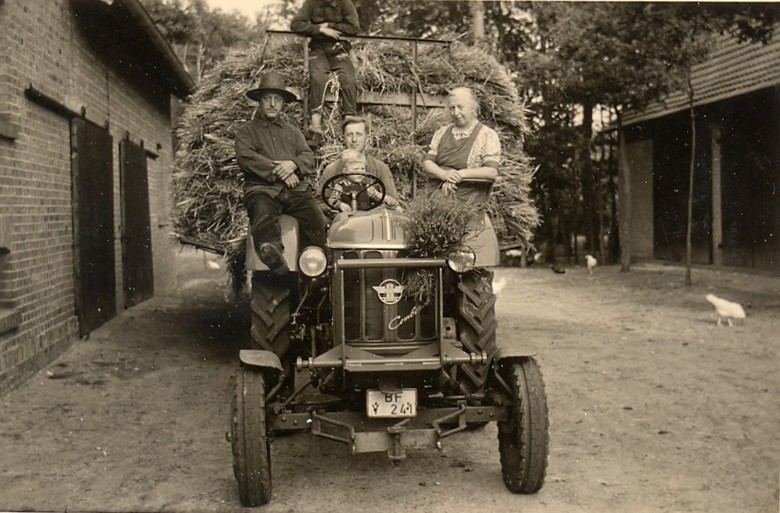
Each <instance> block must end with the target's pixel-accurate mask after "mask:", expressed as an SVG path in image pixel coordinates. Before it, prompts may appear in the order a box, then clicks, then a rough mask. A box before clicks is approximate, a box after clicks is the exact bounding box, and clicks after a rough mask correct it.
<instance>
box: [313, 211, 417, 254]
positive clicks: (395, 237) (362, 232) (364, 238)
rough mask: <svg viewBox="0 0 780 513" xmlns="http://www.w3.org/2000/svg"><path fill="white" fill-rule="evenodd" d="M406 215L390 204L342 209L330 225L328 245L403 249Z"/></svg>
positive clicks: (336, 247)
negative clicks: (358, 209) (366, 208)
mask: <svg viewBox="0 0 780 513" xmlns="http://www.w3.org/2000/svg"><path fill="white" fill-rule="evenodd" d="M406 219H407V217H406V216H405V215H404V214H403V213H401V212H399V211H397V210H393V209H389V208H387V207H379V208H375V209H373V210H369V211H363V212H345V213H340V214H338V215H336V217H335V219H333V223H332V224H331V225H330V231H329V232H328V246H329V247H330V248H332V249H364V248H365V249H369V248H370V249H403V248H404V231H403V229H402V228H401V224H402V223H403V221H405V220H406Z"/></svg>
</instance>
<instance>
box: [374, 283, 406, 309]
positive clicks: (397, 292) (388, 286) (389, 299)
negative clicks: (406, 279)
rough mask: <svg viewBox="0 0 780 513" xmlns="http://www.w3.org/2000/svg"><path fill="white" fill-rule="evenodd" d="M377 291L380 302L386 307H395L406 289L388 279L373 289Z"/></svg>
mask: <svg viewBox="0 0 780 513" xmlns="http://www.w3.org/2000/svg"><path fill="white" fill-rule="evenodd" d="M371 288H373V289H374V290H376V294H377V295H378V296H379V300H380V301H381V302H383V303H384V304H386V305H394V304H396V303H397V302H399V301H400V300H401V296H402V295H403V293H404V289H405V288H406V287H404V286H403V285H401V284H400V283H398V282H397V281H396V280H393V279H388V280H385V281H383V282H382V283H380V284H379V285H378V286H376V287H371Z"/></svg>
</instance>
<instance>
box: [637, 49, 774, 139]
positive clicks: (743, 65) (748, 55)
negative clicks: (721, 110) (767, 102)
mask: <svg viewBox="0 0 780 513" xmlns="http://www.w3.org/2000/svg"><path fill="white" fill-rule="evenodd" d="M692 84H693V90H694V106H696V107H698V106H701V105H706V104H708V103H713V102H717V101H721V100H726V99H728V98H733V97H735V96H740V95H743V94H746V93H750V92H753V91H757V90H759V89H764V88H768V87H775V86H778V85H780V37H774V38H773V39H772V40H771V41H770V42H769V43H768V44H766V45H765V44H762V43H750V42H743V43H740V42H739V40H738V39H737V38H735V37H733V36H720V37H719V38H718V39H717V40H716V43H715V47H714V49H713V50H712V52H711V53H710V56H709V58H708V59H707V61H706V62H704V63H702V64H698V65H696V66H694V67H693V75H692ZM688 108H689V105H688V94H687V93H686V92H684V91H678V92H675V93H672V94H670V95H669V96H667V97H666V98H664V99H663V100H661V101H658V102H654V103H652V104H650V106H648V107H647V108H646V109H644V110H643V111H641V112H627V113H626V114H625V116H624V123H625V124H626V125H630V124H634V123H638V122H641V121H647V120H650V119H655V118H660V117H663V116H667V115H669V114H673V113H675V112H679V111H682V110H686V109H688Z"/></svg>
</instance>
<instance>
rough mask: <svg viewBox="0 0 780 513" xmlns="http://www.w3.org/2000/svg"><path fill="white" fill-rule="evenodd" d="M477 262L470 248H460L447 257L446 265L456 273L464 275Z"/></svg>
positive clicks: (475, 255)
mask: <svg viewBox="0 0 780 513" xmlns="http://www.w3.org/2000/svg"><path fill="white" fill-rule="evenodd" d="M476 261H477V254H476V253H474V251H472V250H471V249H470V248H460V249H458V250H455V251H453V252H452V253H450V254H449V255H447V265H449V266H450V269H452V270H453V271H455V272H456V273H465V272H466V271H468V270H469V269H471V268H472V267H474V264H475V263H476Z"/></svg>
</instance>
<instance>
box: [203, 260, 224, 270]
mask: <svg viewBox="0 0 780 513" xmlns="http://www.w3.org/2000/svg"><path fill="white" fill-rule="evenodd" d="M206 267H208V268H209V269H221V268H222V266H220V265H219V263H218V262H215V261H214V260H206Z"/></svg>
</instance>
